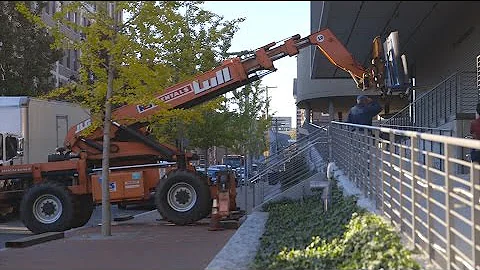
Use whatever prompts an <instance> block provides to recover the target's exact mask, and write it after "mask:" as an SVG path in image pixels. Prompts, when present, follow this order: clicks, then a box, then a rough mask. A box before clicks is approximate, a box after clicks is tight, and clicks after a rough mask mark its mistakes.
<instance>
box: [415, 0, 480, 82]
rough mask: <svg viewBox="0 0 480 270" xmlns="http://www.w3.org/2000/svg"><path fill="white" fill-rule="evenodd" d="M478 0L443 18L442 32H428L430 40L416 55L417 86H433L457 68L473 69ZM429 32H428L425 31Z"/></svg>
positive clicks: (479, 39)
mask: <svg viewBox="0 0 480 270" xmlns="http://www.w3.org/2000/svg"><path fill="white" fill-rule="evenodd" d="M479 9H480V2H478V1H471V2H470V4H469V5H468V6H467V7H466V8H465V9H464V10H462V11H461V12H456V18H455V20H453V21H445V22H444V25H443V33H442V34H438V35H431V34H430V36H431V43H430V44H429V45H428V46H427V47H426V48H424V50H423V53H421V54H419V55H416V56H415V58H416V59H415V66H416V73H417V74H416V75H417V86H428V85H435V84H437V83H439V82H441V81H442V80H444V79H446V78H447V77H448V76H450V75H451V74H453V73H454V72H456V71H476V57H477V55H479V54H480V17H479V16H478V14H477V12H478V10H479ZM425 34H426V35H428V34H429V33H425Z"/></svg>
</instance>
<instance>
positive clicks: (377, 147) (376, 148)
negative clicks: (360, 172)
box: [372, 129, 381, 209]
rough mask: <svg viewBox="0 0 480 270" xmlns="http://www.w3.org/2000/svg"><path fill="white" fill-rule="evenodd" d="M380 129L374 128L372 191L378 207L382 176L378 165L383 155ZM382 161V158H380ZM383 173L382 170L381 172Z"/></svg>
mask: <svg viewBox="0 0 480 270" xmlns="http://www.w3.org/2000/svg"><path fill="white" fill-rule="evenodd" d="M379 134H380V131H379V130H378V129H376V130H374V138H373V145H374V152H375V170H374V172H375V176H374V178H373V186H374V189H373V192H372V198H373V200H374V201H375V208H376V209H378V194H379V192H378V181H379V179H380V177H379V176H378V173H379V172H380V170H379V168H378V165H379V163H378V162H379V156H380V155H381V152H380V151H381V149H380V145H379V143H380V135H379ZM380 162H381V160H380ZM380 173H381V172H380Z"/></svg>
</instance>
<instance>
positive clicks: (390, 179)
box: [387, 131, 395, 224]
mask: <svg viewBox="0 0 480 270" xmlns="http://www.w3.org/2000/svg"><path fill="white" fill-rule="evenodd" d="M389 140H390V142H389V146H390V149H389V150H390V160H389V165H390V166H389V169H390V171H389V173H390V177H388V187H389V188H388V191H389V192H390V194H389V195H388V196H387V197H388V203H389V204H390V211H389V212H390V222H391V223H392V224H395V211H394V208H393V203H392V202H393V198H392V192H393V185H392V182H393V173H394V171H395V169H394V165H393V158H394V156H393V155H394V153H395V145H394V143H395V134H393V133H392V132H391V131H390V134H389Z"/></svg>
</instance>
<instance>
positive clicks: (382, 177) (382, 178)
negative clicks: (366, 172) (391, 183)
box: [379, 135, 387, 215]
mask: <svg viewBox="0 0 480 270" xmlns="http://www.w3.org/2000/svg"><path fill="white" fill-rule="evenodd" d="M379 137H380V135H379ZM380 139H381V142H382V148H381V152H380V162H381V163H380V189H381V190H380V192H379V194H381V196H382V197H381V203H382V204H381V207H380V209H381V211H382V215H385V186H384V183H385V151H386V149H387V143H386V140H384V139H383V138H381V137H380Z"/></svg>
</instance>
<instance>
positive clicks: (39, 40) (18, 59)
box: [0, 1, 62, 96]
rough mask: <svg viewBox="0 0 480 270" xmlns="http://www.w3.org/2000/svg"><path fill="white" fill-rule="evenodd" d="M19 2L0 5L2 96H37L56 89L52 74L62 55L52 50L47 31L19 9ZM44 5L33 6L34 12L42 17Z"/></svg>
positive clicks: (0, 83)
mask: <svg viewBox="0 0 480 270" xmlns="http://www.w3.org/2000/svg"><path fill="white" fill-rule="evenodd" d="M17 3H18V1H2V2H0V95H2V96H17V95H25V96H38V95H42V94H45V93H47V92H48V91H50V90H52V89H53V88H54V85H53V82H52V80H51V79H50V78H51V76H52V75H51V73H50V71H51V70H52V68H53V66H54V64H55V62H56V61H58V60H60V59H61V57H62V54H61V51H60V50H58V49H52V47H51V45H52V44H53V42H54V39H53V37H52V36H51V35H49V34H48V32H47V31H46V29H44V28H42V27H39V26H38V25H37V24H35V23H34V22H32V21H30V20H28V18H26V17H25V16H24V15H23V14H21V13H20V12H18V11H17V10H16V8H15V7H16V4H17ZM23 3H28V5H31V4H32V3H33V2H27V1H25V2H23ZM43 6H44V4H43V3H42V2H38V4H36V5H31V11H32V13H33V14H35V15H37V16H38V15H40V14H41V10H42V8H43Z"/></svg>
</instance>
